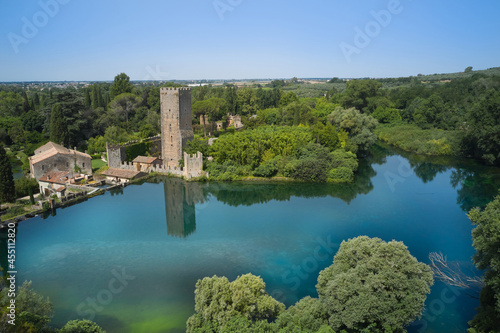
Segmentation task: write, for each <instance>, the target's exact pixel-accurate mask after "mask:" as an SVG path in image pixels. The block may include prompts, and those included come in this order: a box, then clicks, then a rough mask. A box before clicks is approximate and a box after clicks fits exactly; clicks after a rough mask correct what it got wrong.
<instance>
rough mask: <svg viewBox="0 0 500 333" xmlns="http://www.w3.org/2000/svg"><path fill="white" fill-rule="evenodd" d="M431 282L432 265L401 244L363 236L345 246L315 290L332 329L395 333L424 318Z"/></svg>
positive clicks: (324, 271) (323, 274)
mask: <svg viewBox="0 0 500 333" xmlns="http://www.w3.org/2000/svg"><path fill="white" fill-rule="evenodd" d="M432 284H433V277H432V271H431V269H430V267H429V266H427V265H426V264H423V263H420V262H418V261H417V259H416V258H415V257H413V256H412V255H411V254H410V252H409V251H408V249H407V247H406V246H405V245H404V244H403V243H402V242H396V241H391V242H388V243H386V242H384V241H382V240H381V239H378V238H369V237H366V236H361V237H357V238H354V239H351V240H349V241H347V242H345V241H344V242H342V244H341V245H340V249H339V251H338V252H337V254H336V255H335V257H334V260H333V265H332V266H330V267H327V268H326V269H324V270H323V271H321V272H320V274H319V277H318V284H317V285H316V288H317V289H318V295H319V299H320V301H322V302H323V304H324V305H325V307H326V310H327V312H328V315H329V318H328V322H329V324H330V326H331V327H332V328H333V330H336V331H339V330H342V329H345V330H349V331H360V330H363V329H366V328H368V327H369V326H370V325H372V326H374V327H375V328H376V329H377V330H384V331H386V332H395V331H402V330H403V328H404V326H405V325H408V324H409V323H411V322H412V321H414V320H415V319H416V318H417V317H419V316H421V314H422V310H423V308H424V303H425V299H426V297H427V294H428V293H430V287H431V285H432Z"/></svg>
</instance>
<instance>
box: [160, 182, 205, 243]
mask: <svg viewBox="0 0 500 333" xmlns="http://www.w3.org/2000/svg"><path fill="white" fill-rule="evenodd" d="M163 186H164V192H165V215H166V216H167V233H168V235H169V236H174V237H181V238H185V237H187V236H189V235H190V234H192V233H194V232H195V231H196V213H195V205H196V204H198V203H203V202H204V200H205V198H204V195H203V188H202V187H201V185H200V184H199V183H196V182H185V181H183V180H182V179H178V178H165V179H164V180H163Z"/></svg>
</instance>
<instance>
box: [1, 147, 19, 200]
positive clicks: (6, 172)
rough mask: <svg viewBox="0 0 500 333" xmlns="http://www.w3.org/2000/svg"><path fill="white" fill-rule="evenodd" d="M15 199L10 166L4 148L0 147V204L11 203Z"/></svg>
mask: <svg viewBox="0 0 500 333" xmlns="http://www.w3.org/2000/svg"><path fill="white" fill-rule="evenodd" d="M15 199H16V187H15V185H14V177H13V176H12V166H11V165H10V161H9V157H8V156H7V152H6V151H5V149H4V147H3V146H2V145H0V202H12V201H14V200H15Z"/></svg>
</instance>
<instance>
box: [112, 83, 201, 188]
mask: <svg viewBox="0 0 500 333" xmlns="http://www.w3.org/2000/svg"><path fill="white" fill-rule="evenodd" d="M160 102H161V136H160V138H159V139H158V138H152V139H153V140H148V141H149V142H150V143H152V144H153V145H152V149H155V151H161V159H158V158H156V157H146V156H138V157H137V158H136V159H135V160H134V161H132V162H126V156H127V148H128V147H130V146H131V145H133V144H136V143H134V142H132V143H128V144H125V145H114V144H109V143H106V152H107V156H108V166H109V167H110V168H113V169H121V170H128V171H136V172H137V171H141V172H158V173H163V174H172V175H177V176H183V177H185V178H187V179H190V178H193V177H200V176H203V175H205V176H207V177H208V173H206V172H204V171H203V155H202V154H201V153H200V152H198V153H197V154H194V155H193V156H191V155H189V154H187V153H184V154H183V152H182V148H183V147H185V146H186V144H187V142H188V141H189V140H192V139H193V138H194V134H193V124H192V121H193V117H192V114H191V90H190V89H189V88H161V89H160ZM150 153H151V154H153V153H152V152H151V150H150ZM182 158H184V167H183V168H181V167H180V166H179V160H181V159H182ZM113 172H115V171H113ZM113 177H115V176H114V175H109V177H108V179H115V180H118V179H124V178H122V177H115V178H113Z"/></svg>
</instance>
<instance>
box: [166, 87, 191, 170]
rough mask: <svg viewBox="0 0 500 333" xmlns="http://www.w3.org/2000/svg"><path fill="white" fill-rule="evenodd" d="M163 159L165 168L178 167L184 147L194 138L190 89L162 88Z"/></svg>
mask: <svg viewBox="0 0 500 333" xmlns="http://www.w3.org/2000/svg"><path fill="white" fill-rule="evenodd" d="M160 105H161V147H162V148H161V157H162V159H163V164H164V165H165V166H167V165H168V166H171V167H173V166H178V165H179V160H180V159H182V147H184V146H185V145H186V144H187V142H188V141H189V140H192V139H193V138H194V134H193V125H192V118H193V117H192V114H191V89H190V88H161V89H160Z"/></svg>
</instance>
